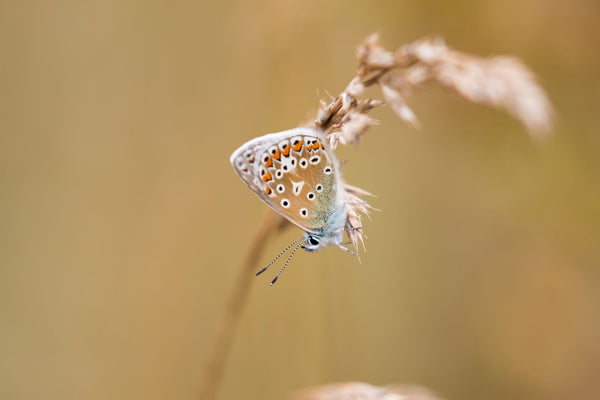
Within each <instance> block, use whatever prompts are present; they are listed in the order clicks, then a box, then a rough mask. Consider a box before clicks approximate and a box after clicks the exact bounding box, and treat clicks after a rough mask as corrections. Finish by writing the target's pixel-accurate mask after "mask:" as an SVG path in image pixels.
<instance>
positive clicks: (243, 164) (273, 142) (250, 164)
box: [230, 128, 356, 284]
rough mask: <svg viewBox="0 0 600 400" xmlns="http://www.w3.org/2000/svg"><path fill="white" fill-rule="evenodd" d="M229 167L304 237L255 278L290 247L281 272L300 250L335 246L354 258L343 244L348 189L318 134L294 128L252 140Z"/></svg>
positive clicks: (313, 130) (321, 136) (309, 129)
mask: <svg viewBox="0 0 600 400" xmlns="http://www.w3.org/2000/svg"><path fill="white" fill-rule="evenodd" d="M230 162H231V165H233V168H234V170H235V172H236V173H237V174H238V175H239V177H240V178H241V179H242V181H243V182H244V183H245V184H246V185H247V186H248V187H249V188H250V190H252V191H253V192H254V194H256V195H257V196H258V197H259V198H260V199H261V200H262V201H264V202H265V203H267V205H268V206H269V207H271V208H272V209H273V210H275V211H276V212H278V213H279V214H280V215H281V216H283V217H284V218H286V219H287V220H288V221H290V222H292V223H293V224H295V225H297V226H298V227H300V228H301V229H302V230H304V236H303V237H301V238H300V239H298V240H296V241H294V242H293V243H292V244H290V245H289V246H288V247H287V248H286V249H285V250H284V251H283V252H282V253H281V254H279V255H278V256H277V257H276V258H275V259H274V260H273V261H272V262H271V263H270V264H269V265H267V266H266V267H265V268H263V269H262V270H260V271H259V272H258V273H257V275H258V274H260V273H262V272H263V271H264V270H266V269H267V268H268V267H269V266H271V264H273V263H274V262H275V261H276V260H277V259H279V257H280V256H281V255H282V254H283V253H285V252H286V251H287V250H289V249H290V248H291V247H292V246H294V245H296V247H295V248H294V250H293V251H292V253H291V255H290V257H289V258H288V260H287V262H286V263H285V265H284V267H283V269H282V270H281V272H283V270H284V269H285V267H286V266H287V263H288V262H289V260H290V259H291V257H292V256H293V255H294V253H295V252H296V250H297V249H298V248H299V247H302V248H303V249H304V250H306V251H307V252H315V251H317V250H319V249H321V248H323V247H325V246H328V245H335V246H338V247H340V248H341V249H343V250H344V251H347V252H349V253H351V254H354V255H356V254H355V253H353V252H352V251H350V250H349V249H347V248H346V247H344V246H343V244H342V241H343V235H344V230H345V226H346V225H347V219H348V202H347V198H346V190H345V187H346V185H345V184H344V182H343V180H342V178H341V176H340V170H339V163H338V161H337V158H336V157H335V154H334V153H333V150H332V149H331V148H330V147H329V143H328V141H327V138H326V137H325V135H324V134H323V133H322V132H321V131H319V130H316V129H311V128H296V129H290V130H287V131H283V132H278V133H271V134H267V135H264V136H261V137H258V138H255V139H252V140H250V141H249V142H247V143H245V144H244V145H242V146H241V147H240V148H239V149H237V150H236V151H234V152H233V154H232V155H231V158H230ZM281 272H280V273H279V274H278V275H277V276H276V277H275V279H273V281H272V282H271V284H273V283H274V282H275V281H276V280H277V278H278V277H279V275H280V274H281Z"/></svg>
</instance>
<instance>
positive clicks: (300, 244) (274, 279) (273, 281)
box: [271, 238, 306, 286]
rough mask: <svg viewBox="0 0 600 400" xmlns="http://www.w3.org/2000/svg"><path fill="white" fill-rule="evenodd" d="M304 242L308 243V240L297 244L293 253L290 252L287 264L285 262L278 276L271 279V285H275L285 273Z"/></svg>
mask: <svg viewBox="0 0 600 400" xmlns="http://www.w3.org/2000/svg"><path fill="white" fill-rule="evenodd" d="M302 239H304V238H302ZM294 243H295V242H294ZM304 243H306V241H304V242H300V243H298V246H296V247H295V248H294V250H292V254H290V256H289V257H288V259H287V260H286V262H285V264H283V268H281V271H279V273H278V274H277V276H276V277H275V278H273V280H272V281H271V286H273V284H274V283H275V282H277V279H279V276H280V275H281V274H282V273H283V271H285V267H287V265H288V264H289V262H290V260H291V259H292V257H294V254H295V253H296V250H298V249H299V248H300V246H302V245H303V244H304Z"/></svg>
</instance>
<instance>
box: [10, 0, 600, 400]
mask: <svg viewBox="0 0 600 400" xmlns="http://www.w3.org/2000/svg"><path fill="white" fill-rule="evenodd" d="M599 17H600V3H598V2H597V1H591V0H587V1H586V0H578V1H569V2H567V1H557V0H550V1H542V0H506V1H472V2H470V1H452V2H447V1H441V0H440V1H423V0H419V1H416V0H415V1H398V2H391V1H390V2H386V1H354V0H352V1H348V0H344V1H341V0H340V1H330V2H322V1H317V0H314V1H312V0H309V1H291V0H288V1H278V0H271V1H226V2H197V1H196V2H192V1H190V2H186V1H172V2H168V1H165V2H157V1H137V2H135V1H112V2H109V1H98V2H95V3H94V4H89V3H87V2H82V1H65V2H28V1H21V2H13V1H4V2H2V4H1V5H0V50H1V54H0V177H1V182H2V186H1V197H0V204H1V215H0V217H1V220H0V221H1V225H0V235H1V236H0V237H1V239H0V240H1V242H0V246H1V248H0V261H1V262H0V309H1V314H0V398H3V399H175V398H177V399H193V398H195V395H196V393H197V392H198V386H199V377H200V372H201V367H202V365H203V363H204V361H205V359H206V356H207V354H208V351H209V348H210V345H211V341H212V338H213V336H214V334H215V331H216V326H217V322H218V321H219V319H220V315H221V313H222V311H223V310H224V304H225V302H226V299H227V296H228V295H229V293H230V290H231V287H232V283H233V281H234V278H235V275H236V273H237V270H238V268H239V264H240V263H241V261H242V259H243V257H244V254H245V252H246V250H247V248H248V245H249V238H250V237H251V235H252V234H253V232H254V230H255V227H256V224H257V222H258V221H259V218H260V215H261V212H262V207H263V206H262V205H261V203H260V202H259V201H258V200H257V199H256V198H255V197H254V196H253V195H252V194H251V193H250V191H249V190H247V189H246V188H245V187H244V186H243V185H242V183H241V182H240V181H239V179H238V178H237V177H236V176H235V174H234V172H233V170H232V169H231V167H230V165H229V163H228V157H229V155H230V154H231V152H232V151H233V150H234V149H235V148H236V147H237V146H239V145H240V144H242V143H243V142H244V141H246V140H248V139H251V138H253V137H255V136H258V135H262V134H264V133H267V132H274V131H279V130H283V129H288V128H292V127H294V126H296V125H298V124H300V123H302V122H304V121H305V120H306V119H307V118H309V117H310V116H312V115H313V114H314V112H315V110H316V106H317V102H318V99H319V94H321V95H322V94H323V93H324V91H325V90H328V91H330V92H332V93H336V92H339V91H340V90H341V89H342V88H343V87H344V85H345V84H346V83H347V82H348V80H349V79H350V78H351V77H352V76H353V73H354V68H355V60H354V49H355V47H356V46H357V45H358V43H359V42H360V41H361V40H362V39H363V38H364V37H365V36H366V35H367V34H369V33H371V32H373V31H379V32H380V33H381V34H382V37H383V39H384V42H385V44H386V45H387V46H388V47H389V48H394V47H396V46H399V45H401V44H403V43H406V42H409V41H412V40H415V39H417V38H419V37H421V36H424V35H430V34H436V35H443V36H444V37H445V39H446V41H447V42H448V43H449V44H450V45H451V46H453V47H455V48H457V49H460V50H464V51H469V52H474V53H477V54H481V55H494V54H504V53H512V54H515V55H517V56H519V57H521V58H522V59H523V60H524V61H525V62H526V63H527V64H528V65H529V66H531V67H532V68H533V69H534V70H535V71H536V73H537V74H538V76H539V79H540V81H541V83H542V84H543V85H544V87H545V88H546V89H547V90H548V93H549V95H550V97H551V99H552V100H553V102H554V105H555V107H556V109H557V114H558V115H557V120H556V130H555V136H554V137H553V138H552V139H551V140H550V141H548V142H547V143H545V144H542V145H536V144H535V143H533V142H532V141H531V140H530V139H529V138H528V137H527V136H526V134H525V132H524V130H523V128H522V127H521V126H519V125H518V124H517V123H516V122H515V121H513V120H511V119H510V118H509V117H507V116H506V115H505V114H503V113H497V112H493V111H490V110H487V109H483V108H481V107H477V106H474V105H471V104H468V103H467V102H465V101H463V100H461V99H459V98H457V97H456V96H454V95H451V94H449V93H448V92H446V91H444V90H441V89H438V88H436V87H431V88H429V89H428V90H427V91H425V92H422V93H420V94H419V95H417V96H416V97H415V98H414V99H413V101H412V103H411V104H412V105H413V106H414V110H415V112H416V113H417V115H418V116H419V118H420V119H421V121H422V122H423V129H422V130H421V131H420V132H415V131H413V130H411V129H410V128H408V127H407V126H406V125H405V124H403V123H402V122H401V121H399V120H398V119H397V118H396V117H395V116H394V115H393V114H392V112H391V111H390V110H389V109H385V108H382V109H380V110H377V111H376V112H375V113H374V116H375V117H377V118H379V119H380V120H382V124H381V125H380V126H378V127H375V128H374V129H372V130H370V131H369V132H368V134H367V136H366V137H365V139H364V141H363V144H362V146H361V147H360V148H359V149H357V150H355V149H352V148H351V149H342V151H341V152H339V156H340V158H341V159H343V160H349V163H348V164H347V166H346V168H345V170H344V174H345V177H346V179H347V181H348V182H349V183H351V184H354V185H356V186H359V187H362V188H364V189H367V190H369V191H371V192H373V193H376V194H377V195H378V197H377V198H376V199H373V200H372V204H373V205H374V206H375V207H377V208H379V209H381V210H382V212H381V213H375V214H374V215H373V220H372V222H368V223H366V229H367V234H368V236H369V238H368V241H367V247H368V252H367V253H365V254H364V255H363V257H362V264H358V263H357V262H356V260H355V259H354V258H353V257H351V256H349V255H347V254H345V253H343V252H341V251H339V250H337V249H335V248H327V249H325V250H323V251H321V252H319V253H317V254H314V255H308V254H305V253H302V254H298V255H297V256H296V259H295V260H294V262H293V264H291V266H290V267H289V268H288V271H287V272H286V275H284V277H283V279H282V280H280V281H279V282H278V284H277V285H276V287H275V288H269V287H268V286H267V282H268V281H269V279H270V278H271V276H272V273H271V272H269V273H267V274H266V276H261V277H260V278H257V279H255V280H254V281H253V283H252V286H253V287H252V291H251V296H250V298H249V300H248V302H247V304H246V307H247V308H246V313H245V314H244V317H243V319H242V321H241V326H240V330H239V331H238V335H237V337H236V340H235V343H234V347H233V349H232V353H231V356H230V358H229V363H228V369H227V372H226V375H225V377H224V382H223V387H222V391H221V394H220V399H222V400H229V399H239V398H247V399H259V398H261V399H277V398H280V397H281V396H282V395H283V394H284V393H287V392H288V391H290V390H292V389H296V388H300V387H304V386H309V385H315V384H321V383H326V382H333V381H340V380H344V381H345V380H361V381H367V382H370V383H374V384H386V383H394V382H397V383H417V384H421V385H424V386H427V387H429V388H431V389H433V390H436V391H438V392H439V393H441V394H442V395H443V396H445V397H446V398H447V399H450V400H453V399H456V400H458V399H487V400H494V399H513V400H515V399H516V400H518V399H523V400H525V399H527V400H530V399H550V400H552V399H565V398H570V399H578V400H582V399H597V398H600V383H599V382H598V377H599V375H598V374H599V371H600V346H599V345H598V343H599V340H600V294H599V293H600V273H599V266H600V250H599V243H600V211H598V208H599V205H600V204H599V203H600V201H599V200H600V182H599V179H600V135H599V134H598V133H599V131H600V113H599V112H598V111H599V105H598V104H599V93H600V80H599V78H598V71H599V70H600V56H599V55H598V43H599V40H600V28H599V27H600V25H599V24H598V20H599ZM369 94H370V95H373V96H376V95H377V92H376V91H373V92H369ZM299 233H300V232H299V231H298V230H297V229H290V230H288V231H287V232H285V233H283V234H281V235H280V236H279V237H277V238H276V239H275V240H273V241H272V242H269V243H268V245H267V248H266V255H265V257H264V260H263V261H262V262H263V263H266V262H268V261H269V260H270V258H272V256H274V255H275V254H276V253H277V252H278V251H279V250H280V249H282V248H283V247H284V246H285V245H286V244H287V243H288V242H290V241H291V240H293V239H295V238H296V237H298V236H299ZM262 265H264V264H261V265H257V269H258V268H259V267H261V266H262Z"/></svg>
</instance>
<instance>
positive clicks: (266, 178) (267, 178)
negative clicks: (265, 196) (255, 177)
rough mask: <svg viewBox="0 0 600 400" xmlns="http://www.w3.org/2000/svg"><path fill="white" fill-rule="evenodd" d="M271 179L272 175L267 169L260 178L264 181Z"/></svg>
mask: <svg viewBox="0 0 600 400" xmlns="http://www.w3.org/2000/svg"><path fill="white" fill-rule="evenodd" d="M271 179H273V177H272V176H271V173H270V172H269V171H267V173H266V174H265V176H263V177H262V180H263V181H265V182H269V181H270V180H271Z"/></svg>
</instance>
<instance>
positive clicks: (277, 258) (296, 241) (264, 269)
mask: <svg viewBox="0 0 600 400" xmlns="http://www.w3.org/2000/svg"><path fill="white" fill-rule="evenodd" d="M302 239H304V236H303V237H301V238H299V239H296V240H294V241H293V242H292V243H290V244H289V246H288V247H286V248H285V249H283V251H282V252H281V253H279V255H278V256H277V257H275V258H274V259H273V261H271V262H270V263H269V265H267V266H266V267H264V268H263V269H261V270H260V271H258V272H257V273H256V275H255V276H258V275H260V274H262V273H263V272H265V271H266V270H267V268H269V267H270V266H271V265H273V263H274V262H275V261H277V260H279V257H281V256H282V255H283V254H284V253H285V252H286V251H288V250H289V249H290V247H292V246H293V245H295V244H296V243H298V242H299V241H301V240H302Z"/></svg>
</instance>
